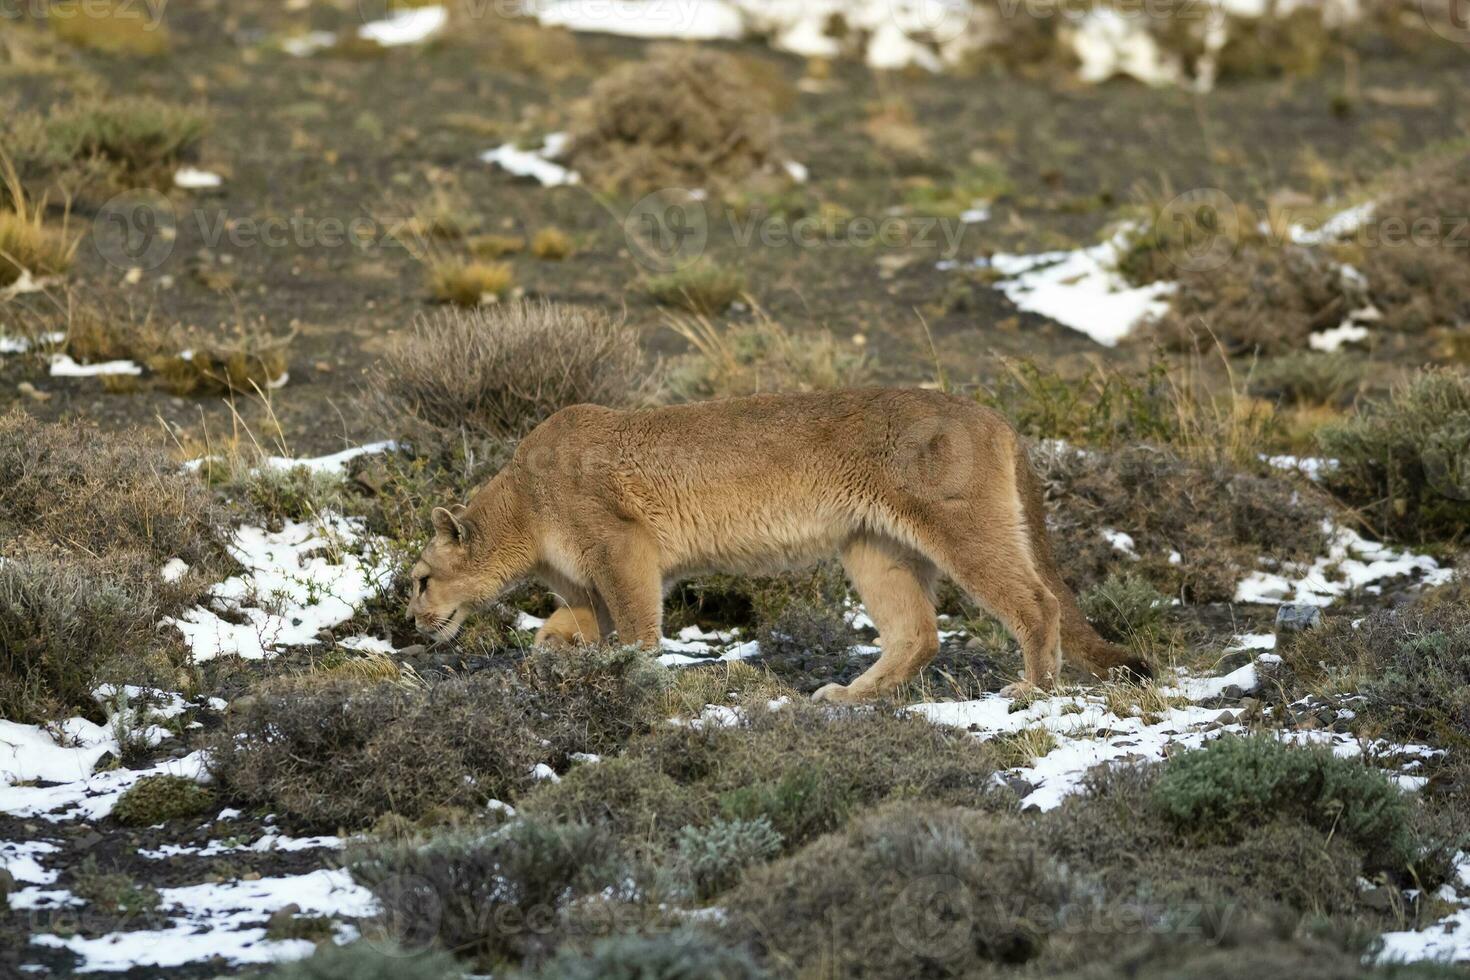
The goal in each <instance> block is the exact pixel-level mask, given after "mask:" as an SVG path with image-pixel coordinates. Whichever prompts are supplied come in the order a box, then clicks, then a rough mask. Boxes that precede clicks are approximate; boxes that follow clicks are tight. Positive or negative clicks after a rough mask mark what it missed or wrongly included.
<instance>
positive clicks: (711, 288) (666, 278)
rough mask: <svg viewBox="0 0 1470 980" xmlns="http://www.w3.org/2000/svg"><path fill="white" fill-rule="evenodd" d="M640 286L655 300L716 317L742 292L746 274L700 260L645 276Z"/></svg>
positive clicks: (716, 263)
mask: <svg viewBox="0 0 1470 980" xmlns="http://www.w3.org/2000/svg"><path fill="white" fill-rule="evenodd" d="M643 289H644V290H645V291H646V292H647V293H648V295H649V296H652V297H653V299H654V301H655V302H658V303H661V304H663V305H664V306H677V307H680V308H682V309H685V310H688V311H689V312H691V313H694V314H697V315H699V316H716V315H718V314H720V313H723V312H725V310H727V309H729V308H730V304H731V303H733V302H735V301H736V300H737V299H739V298H740V294H741V293H743V292H744V291H745V273H743V272H741V271H739V270H738V269H731V268H729V267H728V266H723V265H720V264H719V263H718V262H715V261H713V260H710V259H699V260H698V261H695V262H692V263H690V264H689V265H687V266H684V267H683V268H681V269H675V270H673V271H671V272H664V273H660V274H658V275H653V276H649V277H647V278H646V279H645V280H644V281H643Z"/></svg>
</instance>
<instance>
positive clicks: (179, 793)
mask: <svg viewBox="0 0 1470 980" xmlns="http://www.w3.org/2000/svg"><path fill="white" fill-rule="evenodd" d="M213 805H214V792H213V791H212V790H210V788H209V787H207V786H201V785H200V784H199V783H198V782H197V781H195V780H193V779H189V778H187V777H185V776H145V777H143V778H142V779H140V780H138V781H137V782H136V783H134V784H133V785H132V786H131V787H129V788H128V790H127V792H125V793H123V795H122V796H121V797H119V798H118V801H117V805H116V806H114V807H113V808H112V816H113V819H115V820H117V821H118V822H119V823H123V824H128V825H129V826H133V827H151V826H152V825H154V824H158V823H165V822H167V821H169V820H178V819H180V818H183V817H197V816H200V815H201V814H203V813H206V812H207V811H208V810H209V808H210V807H211V806H213Z"/></svg>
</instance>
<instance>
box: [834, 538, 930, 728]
mask: <svg viewBox="0 0 1470 980" xmlns="http://www.w3.org/2000/svg"><path fill="white" fill-rule="evenodd" d="M842 565H843V568H844V569H845V570H846V571H847V575H848V578H849V579H851V581H852V585H853V588H855V589H856V590H857V593H858V596H859V597H860V598H861V599H862V601H863V605H864V606H865V607H866V608H867V610H868V615H869V616H871V617H872V619H873V623H874V625H876V626H877V627H878V643H879V645H880V646H881V647H882V650H883V652H882V654H881V655H880V656H879V657H878V660H877V662H876V663H874V664H873V666H871V667H869V668H868V669H867V671H865V672H864V673H863V674H862V676H860V677H858V678H857V679H856V680H854V681H853V682H852V683H851V684H849V685H847V686H845V687H844V686H843V685H841V684H828V685H827V686H826V687H823V688H821V689H820V690H818V691H817V692H816V693H815V694H813V695H812V697H814V698H816V699H817V700H819V701H836V702H841V703H851V702H855V701H864V700H868V699H871V698H875V697H881V696H882V695H884V694H887V693H889V692H891V691H893V690H894V689H895V688H896V687H898V686H899V685H901V684H903V683H905V682H906V681H909V680H912V679H913V678H914V677H915V676H917V675H918V673H919V671H921V670H923V669H924V668H925V667H926V666H927V665H928V664H929V662H930V661H932V660H933V659H934V656H935V654H937V653H938V652H939V625H938V623H937V622H936V620H935V616H934V580H935V578H936V576H937V570H936V569H935V568H934V566H933V564H932V563H930V562H928V561H927V560H925V559H924V558H923V557H922V556H920V555H916V554H914V553H913V552H912V551H910V550H908V549H906V548H903V547H902V546H901V545H899V544H897V543H895V542H892V541H888V540H884V539H880V538H876V537H861V538H857V539H855V540H853V541H852V542H850V543H849V544H848V545H847V546H846V547H845V548H844V549H843V552H842Z"/></svg>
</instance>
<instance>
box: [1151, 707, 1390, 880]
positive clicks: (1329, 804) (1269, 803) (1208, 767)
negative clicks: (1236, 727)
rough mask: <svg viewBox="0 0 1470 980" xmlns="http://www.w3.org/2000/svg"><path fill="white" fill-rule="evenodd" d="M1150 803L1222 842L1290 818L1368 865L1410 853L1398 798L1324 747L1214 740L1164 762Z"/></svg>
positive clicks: (1372, 774)
mask: <svg viewBox="0 0 1470 980" xmlns="http://www.w3.org/2000/svg"><path fill="white" fill-rule="evenodd" d="M1152 798H1153V800H1154V802H1155V804H1156V805H1157V806H1158V807H1159V808H1160V809H1161V811H1162V812H1163V813H1164V814H1165V815H1167V816H1168V817H1169V819H1171V820H1173V821H1174V822H1175V824H1176V825H1178V826H1180V827H1188V828H1190V830H1191V832H1192V833H1194V834H1196V835H1198V836H1200V837H1201V838H1210V837H1213V838H1217V839H1219V840H1220V841H1221V842H1223V843H1233V842H1239V841H1241V840H1244V839H1245V838H1246V837H1247V836H1249V835H1251V834H1253V833H1256V832H1258V830H1259V828H1260V827H1262V826H1264V825H1265V824H1267V823H1270V822H1271V821H1273V820H1280V819H1295V820H1298V821H1300V822H1301V823H1303V824H1306V825H1307V826H1311V827H1315V828H1317V829H1318V830H1321V831H1323V832H1331V833H1333V834H1334V835H1338V834H1340V835H1342V837H1343V838H1345V839H1346V840H1348V841H1350V842H1351V843H1353V844H1354V845H1356V846H1357V847H1359V848H1361V849H1362V851H1363V852H1364V854H1365V855H1366V856H1367V859H1368V865H1369V867H1370V868H1375V869H1385V870H1399V869H1402V868H1403V867H1405V866H1406V865H1407V864H1408V863H1409V862H1410V861H1411V860H1412V859H1413V856H1414V855H1413V847H1412V840H1411V835H1410V833H1409V808H1408V805H1407V803H1406V802H1405V800H1404V795H1403V793H1402V792H1401V791H1400V790H1399V789H1398V787H1397V786H1395V785H1394V784H1393V783H1391V782H1390V781H1389V780H1388V778H1387V777H1386V776H1384V775H1383V773H1381V772H1379V771H1378V770H1376V769H1372V768H1370V767H1368V766H1366V765H1364V764H1363V763H1362V762H1360V761H1358V760H1356V759H1339V758H1337V757H1336V756H1334V755H1333V754H1332V752H1331V750H1330V749H1326V748H1317V747H1309V748H1299V747H1293V746H1290V745H1287V744H1285V743H1283V742H1281V741H1279V740H1277V739H1275V738H1272V737H1270V736H1253V737H1247V738H1235V737H1227V738H1221V739H1218V740H1216V741H1214V742H1211V743H1209V744H1208V745H1207V746H1205V747H1204V748H1202V749H1198V750H1196V751H1193V752H1185V753H1183V754H1180V755H1177V756H1174V757H1173V758H1172V759H1170V760H1169V762H1168V764H1167V765H1165V766H1164V770H1163V772H1162V773H1161V774H1160V776H1159V780H1158V782H1157V783H1156V784H1155V785H1154V787H1153V796H1152Z"/></svg>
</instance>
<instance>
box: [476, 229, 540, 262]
mask: <svg viewBox="0 0 1470 980" xmlns="http://www.w3.org/2000/svg"><path fill="white" fill-rule="evenodd" d="M465 244H466V245H467V246H469V250H470V254H471V255H473V256H474V257H475V258H477V259H501V258H504V257H505V256H507V255H514V254H516V253H517V252H523V251H525V249H526V240H525V239H524V238H522V237H521V236H520V235H496V234H487V235H474V236H472V237H470V238H468V239H466V240H465Z"/></svg>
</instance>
